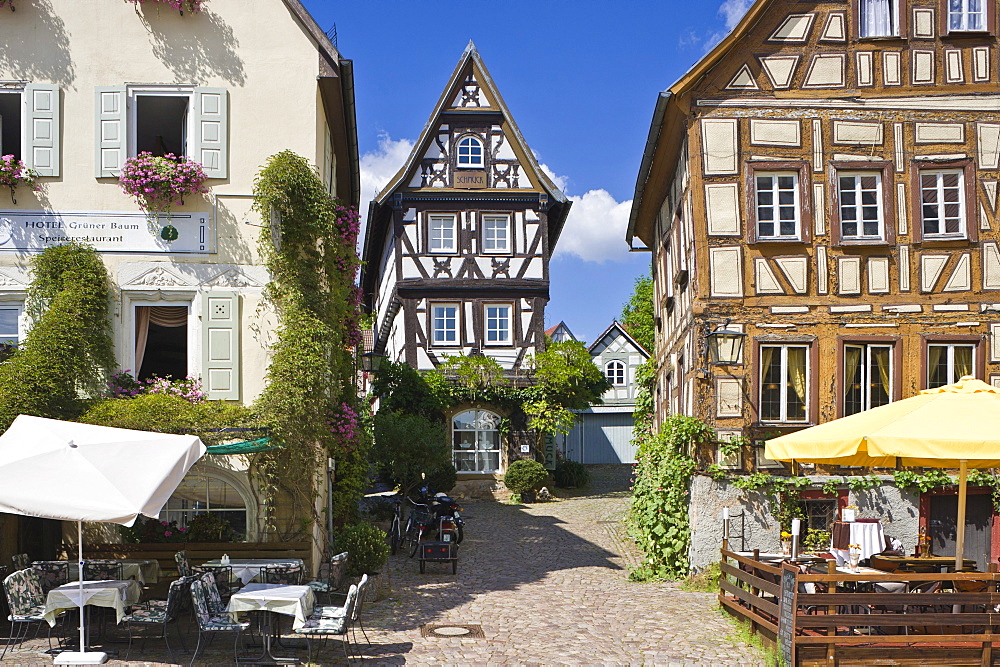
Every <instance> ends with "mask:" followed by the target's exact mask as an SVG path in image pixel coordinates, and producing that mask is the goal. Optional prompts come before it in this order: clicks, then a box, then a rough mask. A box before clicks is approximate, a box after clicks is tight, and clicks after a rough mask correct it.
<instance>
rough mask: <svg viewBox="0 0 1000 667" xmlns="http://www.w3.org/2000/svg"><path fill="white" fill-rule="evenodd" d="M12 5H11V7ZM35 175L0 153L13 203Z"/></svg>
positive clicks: (0, 179)
mask: <svg viewBox="0 0 1000 667" xmlns="http://www.w3.org/2000/svg"><path fill="white" fill-rule="evenodd" d="M2 6H3V0H0V7H2ZM13 7H14V6H13V5H11V9H13ZM37 176H38V174H37V173H36V172H35V170H34V169H29V168H28V167H27V166H25V164H24V162H22V161H21V160H18V159H17V158H15V157H14V156H13V155H0V185H5V186H7V187H8V188H10V200H11V201H12V202H14V203H15V204H16V203H17V200H16V199H14V189H15V188H16V187H17V186H19V185H32V184H33V183H34V182H35V178H36V177H37Z"/></svg>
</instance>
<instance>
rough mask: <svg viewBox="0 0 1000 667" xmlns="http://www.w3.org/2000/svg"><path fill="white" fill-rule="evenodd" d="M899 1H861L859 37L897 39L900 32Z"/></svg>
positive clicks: (859, 8)
mask: <svg viewBox="0 0 1000 667" xmlns="http://www.w3.org/2000/svg"><path fill="white" fill-rule="evenodd" d="M896 1H897V0H859V7H858V36H859V37H896V36H898V35H899V34H900V30H899V8H898V7H897V5H896Z"/></svg>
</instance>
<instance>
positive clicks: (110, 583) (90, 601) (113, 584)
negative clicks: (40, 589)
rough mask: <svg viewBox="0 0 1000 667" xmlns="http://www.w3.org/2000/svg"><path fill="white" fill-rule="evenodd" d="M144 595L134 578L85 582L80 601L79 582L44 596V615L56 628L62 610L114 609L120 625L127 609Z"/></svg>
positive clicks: (54, 589) (66, 585)
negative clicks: (57, 618) (83, 607)
mask: <svg viewBox="0 0 1000 667" xmlns="http://www.w3.org/2000/svg"><path fill="white" fill-rule="evenodd" d="M141 594H142V587H141V586H139V582H137V581H136V580H135V579H125V580H106V581H84V582H83V600H82V601H81V599H80V582H79V581H71V582H69V583H68V584H63V585H62V586H59V587H58V588H53V589H52V590H51V591H49V593H48V595H47V596H46V597H45V614H44V616H45V620H46V621H48V623H49V625H50V626H54V625H55V624H56V615H57V614H58V613H59V612H60V611H64V610H66V609H77V608H79V607H82V606H84V605H91V606H94V607H110V608H112V609H114V610H115V616H116V622H118V623H121V620H122V618H123V617H124V616H125V607H128V606H129V605H133V604H135V603H137V602H138V601H139V597H140V595H141Z"/></svg>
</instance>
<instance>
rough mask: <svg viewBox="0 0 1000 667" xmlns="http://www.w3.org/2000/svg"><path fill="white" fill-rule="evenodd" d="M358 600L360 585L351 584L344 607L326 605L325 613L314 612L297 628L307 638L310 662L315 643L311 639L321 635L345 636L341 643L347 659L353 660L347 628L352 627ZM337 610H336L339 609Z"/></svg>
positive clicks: (298, 632) (327, 636)
mask: <svg viewBox="0 0 1000 667" xmlns="http://www.w3.org/2000/svg"><path fill="white" fill-rule="evenodd" d="M357 600H358V587H357V586H355V585H353V584H351V588H350V589H349V590H348V591H347V600H346V601H345V602H344V606H343V607H332V608H331V607H324V608H323V609H324V610H326V611H325V612H324V613H323V615H319V616H318V615H317V614H315V613H314V614H313V615H312V616H310V617H309V619H308V620H307V621H306V622H305V625H303V626H302V627H301V628H299V629H298V630H296V634H300V635H302V636H304V637H305V638H306V647H307V648H308V649H309V657H308V662H310V663H311V662H312V661H313V659H312V651H313V646H312V645H313V643H312V641H310V640H311V639H313V638H316V637H319V638H322V639H323V640H324V641H325V640H326V639H329V638H330V637H343V639H342V640H341V645H342V646H343V648H344V657H346V658H347V661H348V662H350V661H351V655H350V653H349V652H348V651H349V649H348V644H349V643H350V642H349V641H348V639H347V630H348V629H349V628H350V627H351V623H352V621H353V618H354V607H355V605H356V604H357ZM338 609H339V612H338V611H335V610H338Z"/></svg>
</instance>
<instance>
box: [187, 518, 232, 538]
mask: <svg viewBox="0 0 1000 667" xmlns="http://www.w3.org/2000/svg"><path fill="white" fill-rule="evenodd" d="M188 535H189V537H188V541H189V542H233V541H235V540H237V539H239V538H240V537H241V536H239V535H237V534H236V531H235V530H233V526H232V524H230V523H229V522H228V521H226V520H225V519H223V518H222V517H220V516H219V515H218V514H211V513H210V512H205V513H204V514H197V515H195V516H193V517H191V518H190V519H189V520H188Z"/></svg>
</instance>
